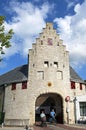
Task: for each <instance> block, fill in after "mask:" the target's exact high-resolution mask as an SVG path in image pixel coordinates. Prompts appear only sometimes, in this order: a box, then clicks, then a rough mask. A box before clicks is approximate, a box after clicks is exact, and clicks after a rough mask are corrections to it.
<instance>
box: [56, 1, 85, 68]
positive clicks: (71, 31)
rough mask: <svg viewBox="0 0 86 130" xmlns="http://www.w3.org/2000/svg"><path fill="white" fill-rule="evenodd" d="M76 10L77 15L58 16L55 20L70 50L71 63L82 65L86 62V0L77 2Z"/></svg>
mask: <svg viewBox="0 0 86 130" xmlns="http://www.w3.org/2000/svg"><path fill="white" fill-rule="evenodd" d="M74 11H75V15H73V16H65V17H64V18H56V19H54V22H55V23H56V24H57V26H58V29H57V31H58V30H59V32H60V35H61V38H62V39H63V41H64V44H66V45H67V48H68V50H69V52H70V60H71V64H72V65H73V66H78V67H79V66H80V67H81V65H82V64H85V63H86V52H85V50H86V14H85V12H86V1H84V3H83V4H81V5H80V4H77V5H76V6H75V7H74Z"/></svg>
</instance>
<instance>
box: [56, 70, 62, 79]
mask: <svg viewBox="0 0 86 130" xmlns="http://www.w3.org/2000/svg"><path fill="white" fill-rule="evenodd" d="M57 79H61V80H62V79H63V73H62V71H57Z"/></svg>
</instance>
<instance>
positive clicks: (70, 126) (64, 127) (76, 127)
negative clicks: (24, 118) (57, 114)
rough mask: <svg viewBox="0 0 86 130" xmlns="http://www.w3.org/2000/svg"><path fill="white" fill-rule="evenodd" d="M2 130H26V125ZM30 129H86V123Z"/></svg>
mask: <svg viewBox="0 0 86 130" xmlns="http://www.w3.org/2000/svg"><path fill="white" fill-rule="evenodd" d="M0 130H26V129H25V128H24V127H3V128H1V127H0ZM30 130H86V125H74V126H73V125H69V126H68V125H61V124H56V125H48V126H47V127H40V126H34V127H31V128H30Z"/></svg>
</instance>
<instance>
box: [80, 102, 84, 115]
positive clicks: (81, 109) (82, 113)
mask: <svg viewBox="0 0 86 130" xmlns="http://www.w3.org/2000/svg"><path fill="white" fill-rule="evenodd" d="M79 105H80V116H86V102H80V104H79Z"/></svg>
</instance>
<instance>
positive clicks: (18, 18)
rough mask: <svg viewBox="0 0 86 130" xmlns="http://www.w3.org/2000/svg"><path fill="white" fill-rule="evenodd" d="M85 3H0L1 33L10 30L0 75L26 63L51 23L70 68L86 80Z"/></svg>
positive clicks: (31, 0)
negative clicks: (58, 35)
mask: <svg viewBox="0 0 86 130" xmlns="http://www.w3.org/2000/svg"><path fill="white" fill-rule="evenodd" d="M85 12H86V0H0V15H4V16H5V17H6V19H5V23H4V24H5V29H6V30H5V31H8V30H9V29H13V30H14V35H13V37H12V39H11V44H12V46H11V48H9V49H5V55H3V61H2V62H0V75H1V74H3V73H6V72H8V71H10V70H12V69H14V68H16V67H18V66H21V65H23V64H27V63H28V50H29V49H30V48H31V47H32V43H34V42H35V38H37V37H38V36H39V33H41V32H42V28H44V27H45V25H46V22H52V23H53V25H54V28H55V29H56V30H57V33H59V34H60V38H61V39H63V44H64V45H66V48H67V50H68V51H69V54H70V65H71V66H72V67H73V68H74V69H75V71H76V72H77V73H78V74H79V75H80V77H81V78H83V79H86V52H85V51H86V13H85Z"/></svg>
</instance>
